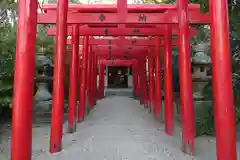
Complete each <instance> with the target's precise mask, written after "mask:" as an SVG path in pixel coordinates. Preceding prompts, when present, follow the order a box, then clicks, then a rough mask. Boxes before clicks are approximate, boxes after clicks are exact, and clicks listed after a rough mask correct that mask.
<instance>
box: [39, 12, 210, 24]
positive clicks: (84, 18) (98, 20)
mask: <svg viewBox="0 0 240 160" xmlns="http://www.w3.org/2000/svg"><path fill="white" fill-rule="evenodd" d="M189 12H190V11H189ZM177 17H178V14H177V12H170V13H144V14H141V13H139V14H138V13H128V14H127V16H126V17H125V19H124V20H123V19H119V15H118V14H117V13H104V14H102V13H68V19H67V23H68V24H175V23H178V18H177ZM38 23H39V24H55V23H56V12H49V13H40V14H38ZM189 23H191V24H209V23H210V18H209V14H208V13H199V12H190V14H189Z"/></svg>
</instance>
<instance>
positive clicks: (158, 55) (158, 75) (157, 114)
mask: <svg viewBox="0 0 240 160" xmlns="http://www.w3.org/2000/svg"><path fill="white" fill-rule="evenodd" d="M160 43H161V37H160V36H157V37H156V50H155V51H156V59H155V85H156V86H155V98H156V101H155V118H156V119H162V116H161V115H162V114H161V112H162V90H161V71H160V68H161V48H160Z"/></svg>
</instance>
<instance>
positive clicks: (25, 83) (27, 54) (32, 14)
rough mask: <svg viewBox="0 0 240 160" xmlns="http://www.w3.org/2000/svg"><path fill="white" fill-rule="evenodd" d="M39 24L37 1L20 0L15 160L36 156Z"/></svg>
mask: <svg viewBox="0 0 240 160" xmlns="http://www.w3.org/2000/svg"><path fill="white" fill-rule="evenodd" d="M25 4H28V5H25ZM36 25H37V1H36V0H21V1H19V3H18V30H17V48H16V58H15V70H14V91H13V112H12V145H11V160H19V159H24V160H31V157H32V104H33V94H34V93H33V89H34V87H33V86H34V62H35V52H36V47H35V46H36Z"/></svg>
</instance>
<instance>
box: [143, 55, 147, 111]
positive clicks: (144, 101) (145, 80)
mask: <svg viewBox="0 0 240 160" xmlns="http://www.w3.org/2000/svg"><path fill="white" fill-rule="evenodd" d="M143 103H144V108H147V107H148V82H147V71H146V57H144V59H143Z"/></svg>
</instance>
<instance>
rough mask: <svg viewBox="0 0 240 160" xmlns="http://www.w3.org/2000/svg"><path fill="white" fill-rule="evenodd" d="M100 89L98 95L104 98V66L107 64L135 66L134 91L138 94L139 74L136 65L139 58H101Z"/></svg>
mask: <svg viewBox="0 0 240 160" xmlns="http://www.w3.org/2000/svg"><path fill="white" fill-rule="evenodd" d="M99 65H100V69H99V90H98V97H99V99H102V98H103V97H104V67H105V66H133V67H135V70H134V72H133V80H134V82H133V84H134V88H133V89H134V91H133V93H134V94H136V88H137V87H136V85H137V84H138V83H137V77H136V76H137V75H136V65H137V60H121V59H115V60H99Z"/></svg>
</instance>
